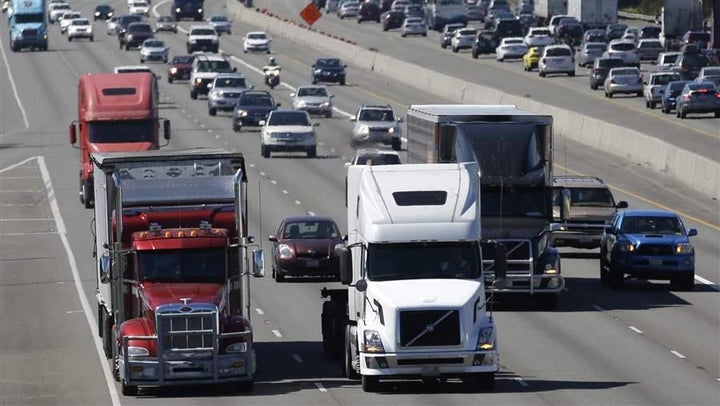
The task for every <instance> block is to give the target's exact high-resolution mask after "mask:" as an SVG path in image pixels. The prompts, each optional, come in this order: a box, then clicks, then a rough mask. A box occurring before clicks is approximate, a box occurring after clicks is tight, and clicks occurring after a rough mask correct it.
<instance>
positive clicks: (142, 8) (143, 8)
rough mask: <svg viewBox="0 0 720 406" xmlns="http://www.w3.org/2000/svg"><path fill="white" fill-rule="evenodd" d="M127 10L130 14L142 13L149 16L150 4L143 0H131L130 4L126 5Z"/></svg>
mask: <svg viewBox="0 0 720 406" xmlns="http://www.w3.org/2000/svg"><path fill="white" fill-rule="evenodd" d="M128 12H129V13H130V14H136V15H143V16H149V15H150V5H149V4H148V3H147V2H145V1H142V0H140V1H133V2H132V3H130V6H129V7H128Z"/></svg>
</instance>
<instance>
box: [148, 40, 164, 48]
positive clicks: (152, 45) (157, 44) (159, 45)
mask: <svg viewBox="0 0 720 406" xmlns="http://www.w3.org/2000/svg"><path fill="white" fill-rule="evenodd" d="M143 45H144V46H146V47H147V48H164V47H165V43H164V42H162V41H160V40H156V39H154V40H152V41H145V43H144V44H143Z"/></svg>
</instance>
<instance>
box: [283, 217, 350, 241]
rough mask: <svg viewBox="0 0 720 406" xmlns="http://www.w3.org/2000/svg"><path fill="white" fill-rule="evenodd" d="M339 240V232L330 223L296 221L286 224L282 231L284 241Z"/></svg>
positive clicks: (333, 224)
mask: <svg viewBox="0 0 720 406" xmlns="http://www.w3.org/2000/svg"><path fill="white" fill-rule="evenodd" d="M329 238H340V230H338V228H337V226H336V225H335V223H333V222H330V221H297V222H292V223H287V224H286V225H285V229H284V230H283V239H285V240H320V239H329Z"/></svg>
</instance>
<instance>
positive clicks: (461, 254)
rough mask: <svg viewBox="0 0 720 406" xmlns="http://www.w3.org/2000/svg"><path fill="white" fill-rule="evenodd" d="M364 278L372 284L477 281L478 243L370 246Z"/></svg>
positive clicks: (478, 275)
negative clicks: (414, 280)
mask: <svg viewBox="0 0 720 406" xmlns="http://www.w3.org/2000/svg"><path fill="white" fill-rule="evenodd" d="M367 276H368V278H369V279H370V280H371V281H390V280H403V279H433V278H439V279H477V278H479V277H480V258H479V250H478V246H477V243H474V242H471V243H456V242H453V243H437V242H435V243H407V244H370V246H369V247H368V253H367Z"/></svg>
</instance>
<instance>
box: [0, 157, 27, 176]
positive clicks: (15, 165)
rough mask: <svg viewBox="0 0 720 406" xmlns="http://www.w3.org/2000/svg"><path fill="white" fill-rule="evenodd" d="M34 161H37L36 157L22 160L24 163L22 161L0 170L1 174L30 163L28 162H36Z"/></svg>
mask: <svg viewBox="0 0 720 406" xmlns="http://www.w3.org/2000/svg"><path fill="white" fill-rule="evenodd" d="M34 160H35V157H30V158H28V159H24V160H22V161H20V162H18V163H16V164H12V165H10V166H6V167H4V168H2V169H0V173H3V172H7V171H11V170H13V169H15V168H17V167H18V166H22V165H25V164H26V163H28V162H30V161H34ZM3 179H5V178H3Z"/></svg>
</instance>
